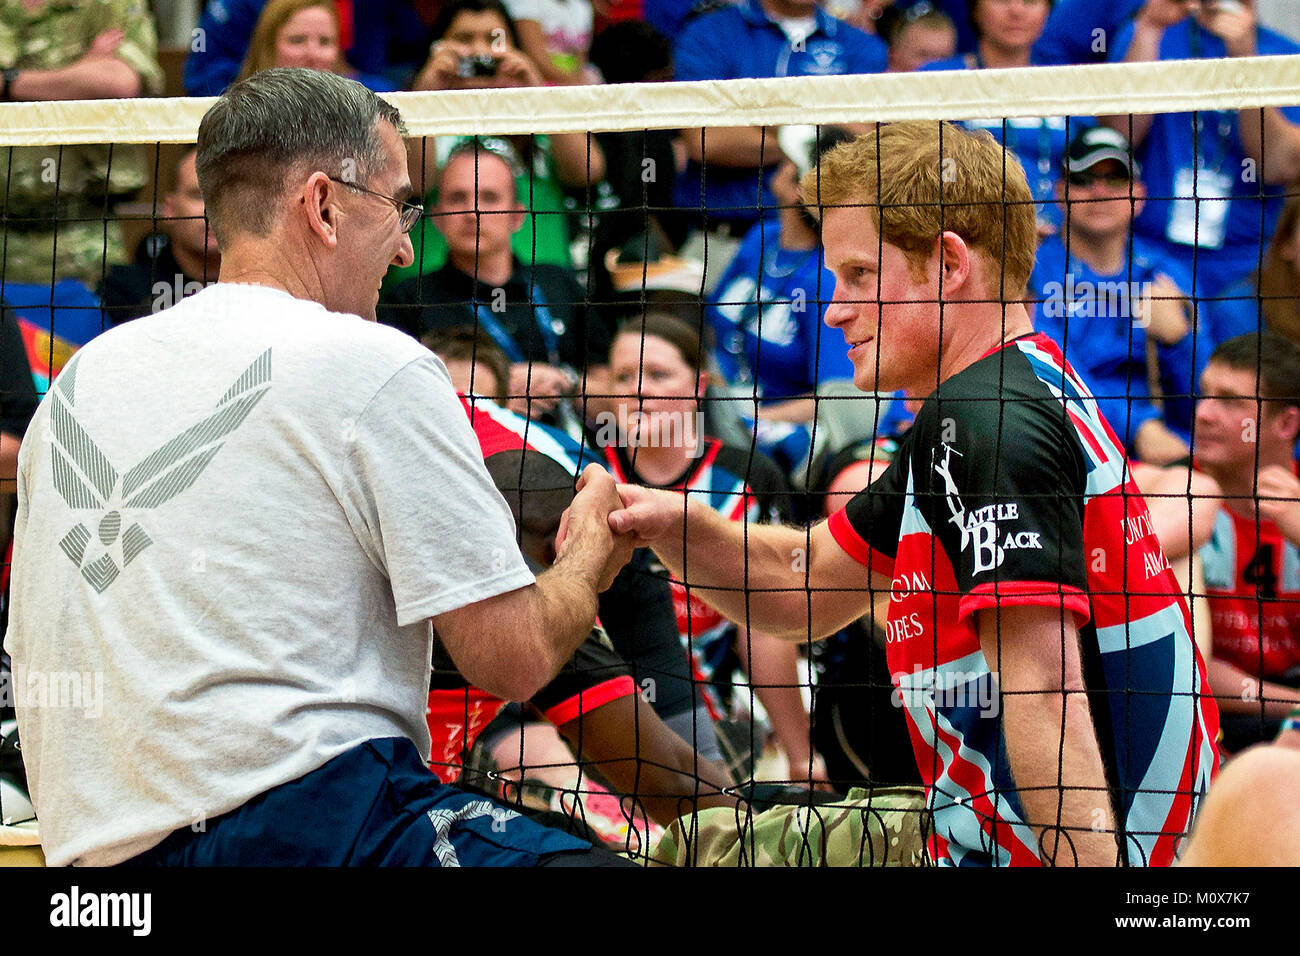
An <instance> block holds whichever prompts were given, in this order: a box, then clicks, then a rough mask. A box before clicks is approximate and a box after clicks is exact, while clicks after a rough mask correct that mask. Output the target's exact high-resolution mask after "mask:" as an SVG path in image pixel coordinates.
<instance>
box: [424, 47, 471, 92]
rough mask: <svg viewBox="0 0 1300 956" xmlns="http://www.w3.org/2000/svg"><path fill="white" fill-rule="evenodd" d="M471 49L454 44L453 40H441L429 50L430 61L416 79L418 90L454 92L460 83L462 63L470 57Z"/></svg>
mask: <svg viewBox="0 0 1300 956" xmlns="http://www.w3.org/2000/svg"><path fill="white" fill-rule="evenodd" d="M469 54H470V49H469V47H467V46H465V45H463V44H460V43H453V42H452V41H451V40H439V41H438V42H437V43H435V44H434V45H433V46H431V47H430V48H429V59H428V61H427V62H426V63H425V64H424V68H423V69H421V70H420V75H419V76H418V77H416V80H415V89H417V90H452V89H456V88H457V86H458V85H459V81H460V75H459V70H460V61H461V58H462V57H466V56H469Z"/></svg>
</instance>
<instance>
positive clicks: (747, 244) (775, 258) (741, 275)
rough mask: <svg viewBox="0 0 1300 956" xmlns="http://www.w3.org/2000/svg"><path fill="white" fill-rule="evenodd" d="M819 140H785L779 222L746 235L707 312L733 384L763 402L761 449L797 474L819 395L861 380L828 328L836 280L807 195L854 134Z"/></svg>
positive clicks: (826, 133) (807, 132) (775, 182)
mask: <svg viewBox="0 0 1300 956" xmlns="http://www.w3.org/2000/svg"><path fill="white" fill-rule="evenodd" d="M816 136H817V131H816V130H815V129H814V128H813V127H811V126H808V127H784V128H782V130H781V132H780V133H779V134H778V141H779V142H780V144H781V146H782V147H783V149H784V150H785V156H786V158H785V159H783V160H782V162H781V163H780V164H779V165H778V166H777V169H776V173H775V175H774V176H773V177H772V191H773V195H774V196H775V197H776V199H777V202H778V203H779V204H780V210H779V215H778V218H776V219H774V220H769V221H765V222H761V223H759V224H758V225H756V226H755V227H754V228H753V229H751V230H750V232H749V234H748V235H746V236H745V239H744V241H743V242H742V243H741V245H740V249H739V250H738V251H737V253H736V256H735V258H733V259H732V260H731V264H730V265H729V266H728V267H727V269H726V271H725V272H724V273H723V274H722V278H721V279H719V280H718V284H717V288H716V290H715V291H714V293H713V295H712V296H711V297H710V302H709V306H708V311H707V314H708V318H709V324H710V325H711V326H712V329H713V334H714V336H715V338H716V340H717V344H718V347H717V351H716V358H717V363H718V367H719V368H720V369H721V371H722V375H723V378H724V379H726V381H727V383H728V384H730V385H733V386H736V387H737V388H738V390H739V391H740V392H741V393H742V394H743V393H744V392H751V393H752V395H753V397H754V398H756V399H759V400H760V401H761V403H762V404H761V405H760V406H759V407H758V423H757V425H758V441H759V447H760V448H761V449H762V450H763V451H764V453H766V454H768V455H771V456H772V457H773V458H774V459H775V460H776V462H777V464H779V465H781V466H782V468H783V469H784V470H785V472H786V474H787V475H793V474H794V473H795V472H797V471H798V470H799V468H800V466H801V465H802V464H803V463H804V462H805V460H806V458H807V456H808V452H809V449H810V445H811V433H810V426H811V424H812V420H813V417H814V416H815V415H816V413H817V403H816V399H815V395H816V393H817V391H818V389H819V388H822V387H824V386H825V385H826V384H827V383H828V382H830V381H833V380H836V379H839V380H850V381H851V380H852V378H853V364H852V363H851V362H850V361H849V358H848V355H847V354H846V349H845V347H844V342H843V340H842V337H841V336H839V335H838V334H836V333H834V332H832V331H830V330H828V329H826V328H825V326H824V325H823V324H822V316H823V315H824V314H825V311H826V307H827V306H828V305H829V304H830V301H831V295H832V294H833V293H834V291H835V277H834V276H832V275H831V273H830V270H828V269H827V268H826V265H825V263H823V261H822V249H821V241H820V235H821V233H820V228H819V226H818V223H817V220H816V218H815V217H814V216H813V213H812V211H811V210H810V209H809V208H808V207H806V206H805V205H804V203H803V199H802V197H801V195H800V192H799V180H800V178H801V177H802V176H803V175H804V174H805V173H807V172H808V170H810V169H811V168H812V167H813V166H814V165H815V164H816V163H817V161H818V160H819V159H820V157H821V156H822V154H823V153H825V152H826V151H827V150H829V149H831V148H832V147H834V146H836V145H838V144H839V143H842V142H845V141H847V140H849V139H852V138H853V135H852V134H851V133H850V132H848V131H847V130H846V129H844V128H843V127H838V126H830V127H824V128H823V129H822V131H821V137H820V139H816V140H815V137H816ZM740 411H744V409H740Z"/></svg>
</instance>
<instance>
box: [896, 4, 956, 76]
mask: <svg viewBox="0 0 1300 956" xmlns="http://www.w3.org/2000/svg"><path fill="white" fill-rule="evenodd" d="M885 12H886V14H887V15H886V16H882V17H881V18H880V20H881V30H880V35H881V37H882V39H884V41H885V43H887V44H888V45H889V72H890V73H911V72H913V71H915V70H919V69H920V68H921V67H923V66H925V65H926V64H927V63H934V62H936V61H938V60H948V59H951V58H952V57H953V56H955V55H956V53H957V28H956V26H955V25H954V24H953V22H952V18H951V17H950V16H948V14H946V13H944V12H943V11H942V10H938V9H935V7H933V6H931V5H930V4H928V3H920V4H917V5H916V6H913V7H910V8H908V9H907V10H899V9H897V8H893V7H891V8H889V9H888V10H886V11H885Z"/></svg>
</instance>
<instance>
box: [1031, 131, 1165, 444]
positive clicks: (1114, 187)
mask: <svg viewBox="0 0 1300 956" xmlns="http://www.w3.org/2000/svg"><path fill="white" fill-rule="evenodd" d="M1064 169H1065V174H1066V181H1065V182H1064V183H1063V184H1061V185H1059V186H1057V196H1058V197H1059V198H1060V200H1061V202H1062V204H1063V205H1064V206H1065V208H1066V213H1065V231H1064V234H1060V235H1053V236H1048V237H1047V238H1045V239H1044V240H1043V241H1042V243H1041V244H1040V245H1039V247H1038V258H1037V261H1036V263H1035V265H1034V272H1033V276H1032V278H1031V279H1030V289H1031V291H1032V293H1033V297H1034V298H1035V300H1036V302H1037V309H1036V313H1035V316H1034V327H1035V328H1036V329H1037V330H1038V331H1040V332H1042V333H1044V334H1045V335H1047V336H1049V337H1051V338H1052V339H1054V340H1055V341H1056V342H1057V344H1059V345H1060V346H1061V350H1062V352H1063V353H1064V355H1065V359H1066V361H1067V362H1069V363H1070V364H1071V365H1073V366H1074V368H1075V370H1076V371H1078V372H1079V374H1080V375H1081V376H1082V377H1083V379H1084V381H1085V382H1086V383H1087V384H1088V387H1089V388H1090V389H1091V390H1092V393H1093V395H1094V396H1095V397H1096V398H1097V403H1098V406H1099V407H1100V408H1101V411H1102V414H1103V415H1104V416H1105V417H1106V420H1107V421H1108V422H1110V423H1111V426H1112V427H1113V428H1114V429H1115V431H1116V433H1117V434H1118V436H1119V438H1120V441H1121V442H1122V443H1123V445H1124V446H1125V448H1127V449H1128V452H1129V454H1131V455H1136V456H1137V457H1138V458H1141V459H1142V460H1143V461H1147V462H1151V463H1153V464H1159V465H1164V464H1169V463H1170V462H1173V461H1177V460H1179V459H1182V458H1185V457H1186V456H1187V453H1188V449H1187V444H1186V443H1185V441H1184V440H1183V439H1182V438H1180V437H1178V436H1177V435H1176V434H1174V432H1173V431H1172V430H1171V429H1170V428H1169V426H1168V425H1167V424H1166V423H1165V422H1164V420H1163V418H1162V416H1161V411H1160V409H1159V408H1158V407H1157V406H1156V404H1155V402H1154V401H1153V398H1152V394H1151V388H1150V385H1149V383H1148V374H1147V362H1148V358H1147V343H1148V340H1151V341H1152V342H1153V343H1154V344H1156V345H1159V346H1160V347H1162V348H1166V349H1172V348H1173V347H1174V346H1177V345H1179V344H1180V343H1182V342H1183V340H1184V339H1186V338H1188V332H1189V330H1190V323H1189V320H1188V314H1189V309H1188V307H1187V304H1186V302H1185V300H1183V299H1182V298H1181V296H1182V295H1183V294H1184V293H1183V292H1182V291H1181V290H1182V289H1185V288H1187V287H1189V286H1190V285H1191V279H1190V277H1188V276H1184V275H1183V271H1182V269H1181V268H1180V266H1179V264H1178V263H1177V261H1176V260H1170V259H1168V258H1166V257H1163V256H1162V255H1161V251H1160V250H1158V249H1152V248H1150V247H1149V246H1147V245H1146V244H1144V243H1141V242H1140V241H1138V240H1135V239H1133V238H1132V221H1133V215H1134V212H1135V211H1137V212H1140V211H1141V209H1142V205H1143V202H1144V198H1145V196H1146V191H1145V188H1144V187H1143V185H1142V182H1141V179H1140V178H1139V174H1140V171H1139V169H1138V167H1137V165H1136V164H1135V163H1134V162H1133V160H1132V158H1131V156H1130V154H1129V148H1128V143H1127V141H1125V139H1124V138H1123V137H1122V136H1120V135H1119V134H1118V133H1116V132H1115V131H1114V130H1111V129H1104V128H1093V129H1089V130H1085V131H1084V132H1083V133H1081V134H1079V135H1078V136H1076V137H1075V138H1074V139H1073V140H1072V141H1071V143H1070V148H1069V151H1068V154H1067V157H1066V162H1065V167H1064ZM1171 276H1174V277H1177V278H1171ZM1153 347H1154V345H1153ZM1184 351H1186V350H1184ZM1177 354H1181V353H1175V356H1177ZM1189 374H1190V373H1189V372H1188V371H1187V370H1186V369H1184V370H1183V372H1182V377H1183V378H1184V379H1186V378H1188V377H1189ZM1188 388H1189V386H1186V385H1185V386H1184V387H1183V391H1184V393H1186V392H1187V391H1188Z"/></svg>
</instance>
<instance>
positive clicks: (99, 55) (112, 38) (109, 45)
mask: <svg viewBox="0 0 1300 956" xmlns="http://www.w3.org/2000/svg"><path fill="white" fill-rule="evenodd" d="M125 39H126V31H125V30H123V29H122V28H121V27H113V28H112V29H111V30H105V31H104V32H103V33H101V34H100V35H99V36H97V37H95V39H93V40H91V41H90V46H89V47H87V49H86V52H85V53H83V54H82V55H81V58H82V60H103V59H108V58H109V57H115V56H117V48H118V47H120V46H121V45H122V41H123V40H125Z"/></svg>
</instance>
